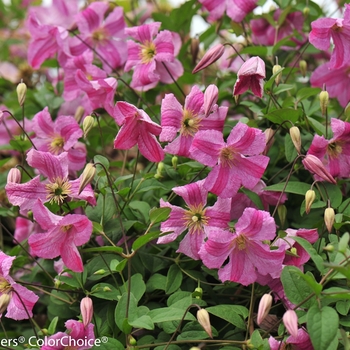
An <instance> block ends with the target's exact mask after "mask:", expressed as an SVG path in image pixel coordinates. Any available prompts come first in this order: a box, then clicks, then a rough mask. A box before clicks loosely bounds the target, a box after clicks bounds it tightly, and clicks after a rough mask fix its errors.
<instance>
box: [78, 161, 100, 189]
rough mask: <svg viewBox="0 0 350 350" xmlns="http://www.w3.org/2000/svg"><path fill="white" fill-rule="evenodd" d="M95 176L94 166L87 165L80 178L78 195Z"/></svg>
mask: <svg viewBox="0 0 350 350" xmlns="http://www.w3.org/2000/svg"><path fill="white" fill-rule="evenodd" d="M95 174H96V168H95V165H94V164H92V163H87V164H86V166H85V169H84V171H83V173H82V174H81V176H80V185H79V190H78V194H80V193H81V192H82V191H83V190H84V188H85V187H86V186H87V185H88V184H90V183H91V182H92V180H93V179H94V177H95Z"/></svg>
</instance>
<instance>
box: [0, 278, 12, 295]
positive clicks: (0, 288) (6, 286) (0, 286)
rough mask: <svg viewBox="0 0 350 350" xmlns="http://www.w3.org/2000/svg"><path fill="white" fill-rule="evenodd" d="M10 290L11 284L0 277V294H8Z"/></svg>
mask: <svg viewBox="0 0 350 350" xmlns="http://www.w3.org/2000/svg"><path fill="white" fill-rule="evenodd" d="M11 290H12V287H11V284H10V283H8V281H7V280H6V279H5V277H2V276H1V277H0V293H2V294H8V293H9V292H10V291H11Z"/></svg>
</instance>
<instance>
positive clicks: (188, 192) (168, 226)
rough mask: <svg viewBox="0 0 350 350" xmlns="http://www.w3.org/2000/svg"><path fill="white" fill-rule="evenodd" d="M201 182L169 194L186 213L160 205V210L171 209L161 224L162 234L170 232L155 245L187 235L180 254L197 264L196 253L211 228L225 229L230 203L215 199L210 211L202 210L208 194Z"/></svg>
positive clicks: (209, 208) (172, 206)
mask: <svg viewBox="0 0 350 350" xmlns="http://www.w3.org/2000/svg"><path fill="white" fill-rule="evenodd" d="M203 184H204V180H201V181H197V182H195V183H191V184H189V185H185V186H181V187H175V188H173V191H174V192H175V193H176V194H177V195H179V196H181V197H182V198H183V199H184V201H185V203H186V206H187V209H183V208H181V207H177V206H175V205H171V204H170V203H168V202H164V201H163V200H162V199H161V201H160V206H161V207H169V208H171V213H170V217H169V219H168V220H167V221H165V222H163V223H162V224H161V227H160V229H161V231H162V232H173V233H170V234H168V235H166V236H164V237H160V238H158V241H157V243H158V244H165V243H169V242H172V241H174V240H175V239H176V238H177V237H178V236H179V235H180V234H181V233H183V232H185V231H186V230H187V234H186V235H185V237H184V238H183V240H182V241H181V243H180V246H179V249H178V250H177V251H178V252H180V253H184V254H186V255H187V256H189V257H191V258H193V259H196V260H198V259H199V255H198V252H199V250H200V248H201V246H202V245H203V244H204V239H205V238H207V237H208V235H209V232H210V231H211V230H212V229H215V228H222V229H223V228H226V227H227V224H228V222H229V221H230V203H231V200H230V199H222V198H218V200H217V201H216V203H215V204H214V205H213V206H212V207H206V204H207V195H208V191H207V190H206V189H205V188H204V186H203Z"/></svg>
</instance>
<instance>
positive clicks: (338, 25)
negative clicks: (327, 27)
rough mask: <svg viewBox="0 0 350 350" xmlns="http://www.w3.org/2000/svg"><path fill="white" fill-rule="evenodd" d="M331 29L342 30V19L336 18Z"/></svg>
mask: <svg viewBox="0 0 350 350" xmlns="http://www.w3.org/2000/svg"><path fill="white" fill-rule="evenodd" d="M331 29H332V30H333V31H334V32H342V31H343V19H341V18H338V19H337V21H336V22H335V23H334V24H333V26H332V28H331Z"/></svg>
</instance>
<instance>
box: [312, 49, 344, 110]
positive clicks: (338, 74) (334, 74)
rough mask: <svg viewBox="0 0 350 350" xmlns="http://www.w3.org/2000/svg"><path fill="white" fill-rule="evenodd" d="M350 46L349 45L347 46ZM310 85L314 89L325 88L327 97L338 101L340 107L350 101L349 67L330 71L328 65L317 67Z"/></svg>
mask: <svg viewBox="0 0 350 350" xmlns="http://www.w3.org/2000/svg"><path fill="white" fill-rule="evenodd" d="M349 46H350V45H349ZM310 83H311V85H312V86H314V87H320V88H323V86H324V85H326V87H327V92H328V93H329V97H335V98H336V99H338V101H339V103H340V105H341V106H342V107H346V105H347V104H348V102H349V101H350V89H349V88H348V86H349V84H350V65H349V64H347V65H344V66H342V67H340V68H334V69H331V65H330V63H329V62H328V63H325V64H322V65H321V66H319V67H317V68H316V69H315V70H314V71H313V73H312V75H311V78H310Z"/></svg>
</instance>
